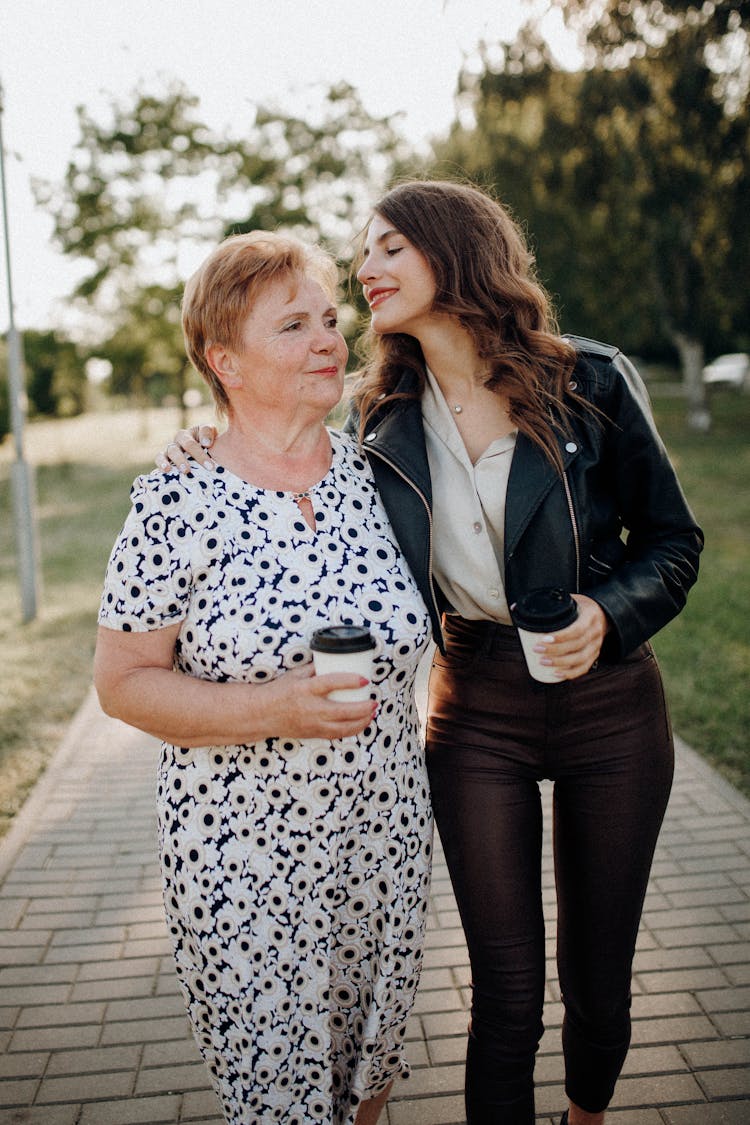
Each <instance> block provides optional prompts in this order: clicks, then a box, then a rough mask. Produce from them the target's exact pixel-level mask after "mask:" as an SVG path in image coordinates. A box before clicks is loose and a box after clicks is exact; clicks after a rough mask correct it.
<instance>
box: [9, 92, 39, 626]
mask: <svg viewBox="0 0 750 1125" xmlns="http://www.w3.org/2000/svg"><path fill="white" fill-rule="evenodd" d="M2 122H3V88H2V84H1V83H0V195H2V204H3V232H4V235H5V272H6V276H7V281H8V399H9V401H10V417H11V425H12V428H13V441H14V444H15V450H16V459H15V461H14V462H13V467H12V484H13V512H14V516H15V524H16V545H17V550H18V574H19V580H20V585H21V617H22V620H23V621H24V622H27V621H33V620H34V618H35V617H36V611H37V602H38V600H39V597H38V595H39V577H38V576H39V564H38V559H39V551H38V546H37V534H36V519H35V516H34V473H33V468H32V467H31V466H30V465H29V464H28V463H27V462H26V461H25V459H24V455H23V427H24V422H25V418H26V390H25V386H24V376H23V357H22V354H21V339H20V337H19V335H18V332H17V331H16V325H15V319H14V312H13V285H12V280H11V269H10V240H9V238H8V200H7V196H6V192H5V146H4V144H3V126H2Z"/></svg>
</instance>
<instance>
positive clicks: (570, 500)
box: [563, 472, 581, 592]
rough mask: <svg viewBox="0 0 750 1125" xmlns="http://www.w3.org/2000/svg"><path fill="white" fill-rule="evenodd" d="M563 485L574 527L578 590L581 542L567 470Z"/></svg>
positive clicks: (577, 584) (579, 585)
mask: <svg viewBox="0 0 750 1125" xmlns="http://www.w3.org/2000/svg"><path fill="white" fill-rule="evenodd" d="M563 485H564V486H565V497H566V499H567V501H568V515H569V516H570V525H571V527H572V528H573V545H574V547H575V552H576V592H578V591H580V589H581V543H580V538H579V535H578V524H577V523H576V513H575V508H574V507H573V496H572V493H571V491H570V483H569V481H568V474H567V472H563Z"/></svg>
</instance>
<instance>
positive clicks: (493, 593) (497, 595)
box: [488, 589, 500, 598]
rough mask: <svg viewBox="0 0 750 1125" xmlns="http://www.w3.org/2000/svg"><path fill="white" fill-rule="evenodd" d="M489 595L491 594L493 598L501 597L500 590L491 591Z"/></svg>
mask: <svg viewBox="0 0 750 1125" xmlns="http://www.w3.org/2000/svg"><path fill="white" fill-rule="evenodd" d="M488 593H489V595H490V597H491V598H499V597H500V591H499V590H494V589H493V590H489V591H488Z"/></svg>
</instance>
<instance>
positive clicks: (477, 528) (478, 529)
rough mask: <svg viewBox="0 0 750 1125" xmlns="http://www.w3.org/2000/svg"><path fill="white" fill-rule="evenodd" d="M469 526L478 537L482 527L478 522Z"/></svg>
mask: <svg viewBox="0 0 750 1125" xmlns="http://www.w3.org/2000/svg"><path fill="white" fill-rule="evenodd" d="M471 526H472V529H473V531H474V534H475V535H479V532H480V531H481V530H482V525H481V523H480V522H479V520H477V521H476V523H473V524H472V525H471Z"/></svg>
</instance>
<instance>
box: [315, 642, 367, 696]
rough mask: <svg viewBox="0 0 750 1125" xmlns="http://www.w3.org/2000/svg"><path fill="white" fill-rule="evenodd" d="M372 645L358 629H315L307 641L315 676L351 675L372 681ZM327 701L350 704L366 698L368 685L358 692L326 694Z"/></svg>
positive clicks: (354, 689) (343, 690) (354, 690)
mask: <svg viewBox="0 0 750 1125" xmlns="http://www.w3.org/2000/svg"><path fill="white" fill-rule="evenodd" d="M375 646H376V641H375V638H374V637H373V636H372V634H371V633H370V631H369V629H366V628H365V627H364V626H362V625H328V626H326V628H324V629H317V630H316V631H315V632H314V633H313V635H312V640H311V641H310V648H311V649H312V654H313V664H314V666H315V674H316V676H324V675H326V674H328V673H329V672H352V673H354V675H357V676H362V677H363V678H364V679H366V680H368V681H370V680H372V673H373V662H374V652H375ZM328 698H329V699H335V700H337V701H338V702H341V703H352V702H356V701H358V700H361V699H369V698H370V684H369V682H368V683H367V684H365V685H363V686H362V687H359V688H340V689H339V690H338V691H332V692H329V694H328Z"/></svg>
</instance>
